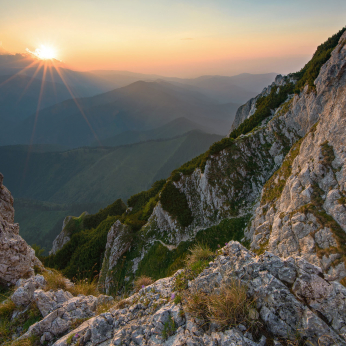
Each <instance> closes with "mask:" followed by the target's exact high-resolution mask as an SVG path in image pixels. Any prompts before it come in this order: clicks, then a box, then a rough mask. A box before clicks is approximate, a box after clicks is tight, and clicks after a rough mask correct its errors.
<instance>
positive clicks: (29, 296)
mask: <svg viewBox="0 0 346 346" xmlns="http://www.w3.org/2000/svg"><path fill="white" fill-rule="evenodd" d="M45 285H46V280H45V279H44V277H43V276H42V275H36V276H34V277H32V278H29V279H27V280H23V279H20V280H18V281H17V283H16V286H17V287H18V288H17V289H16V291H15V292H14V293H13V294H12V296H11V300H12V301H13V302H14V303H15V304H16V305H17V306H26V305H28V304H29V303H31V302H32V301H33V299H34V292H35V290H37V289H38V288H43V287H45Z"/></svg>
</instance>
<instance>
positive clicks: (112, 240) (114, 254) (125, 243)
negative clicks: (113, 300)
mask: <svg viewBox="0 0 346 346" xmlns="http://www.w3.org/2000/svg"><path fill="white" fill-rule="evenodd" d="M129 232H130V228H129V227H128V226H126V225H123V224H122V223H121V222H120V221H119V220H118V221H116V222H115V223H114V225H113V226H112V227H111V228H110V230H109V232H108V235H107V244H106V252H105V256H104V259H103V264H102V270H101V273H100V279H99V288H100V289H101V290H102V291H104V292H106V293H107V294H108V293H109V290H110V288H111V287H112V286H113V282H112V280H113V278H112V275H111V272H112V270H113V269H114V267H115V266H116V264H117V262H118V260H119V258H120V257H121V256H122V255H123V254H124V253H125V252H126V251H127V250H128V249H129V247H130V246H131V241H130V240H129V239H127V237H128V233H129Z"/></svg>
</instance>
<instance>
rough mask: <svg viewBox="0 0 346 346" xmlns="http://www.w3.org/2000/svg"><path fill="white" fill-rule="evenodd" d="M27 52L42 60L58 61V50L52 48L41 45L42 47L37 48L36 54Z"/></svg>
mask: <svg viewBox="0 0 346 346" xmlns="http://www.w3.org/2000/svg"><path fill="white" fill-rule="evenodd" d="M27 51H28V52H30V53H31V54H32V55H34V56H36V57H37V58H39V59H41V60H52V59H56V50H55V48H53V47H52V46H45V45H41V47H40V48H36V49H35V51H34V52H31V51H30V50H29V49H27Z"/></svg>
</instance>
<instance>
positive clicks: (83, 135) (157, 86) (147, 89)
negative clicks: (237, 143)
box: [0, 81, 238, 148]
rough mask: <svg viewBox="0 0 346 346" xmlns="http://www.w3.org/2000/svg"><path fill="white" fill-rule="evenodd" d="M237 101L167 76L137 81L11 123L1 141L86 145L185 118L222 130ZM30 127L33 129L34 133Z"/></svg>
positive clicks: (217, 131)
mask: <svg viewBox="0 0 346 346" xmlns="http://www.w3.org/2000/svg"><path fill="white" fill-rule="evenodd" d="M237 108H238V105H237V104H232V103H231V104H223V105H222V104H215V103H213V101H211V100H209V99H208V98H206V97H205V96H204V95H203V94H200V93H198V92H195V91H188V90H186V89H183V88H180V87H178V86H176V85H172V84H170V83H168V82H165V81H157V82H144V81H138V82H135V83H132V84H130V85H129V86H126V87H124V88H120V89H115V90H112V91H110V92H107V93H104V94H100V95H96V96H93V97H89V98H82V99H77V100H76V101H74V100H67V101H64V102H62V103H59V104H57V105H54V106H51V107H48V108H46V109H43V110H42V111H40V113H39V115H38V116H36V114H33V115H32V116H30V117H29V118H27V119H25V120H24V121H23V122H22V123H21V124H19V125H18V126H16V127H15V128H13V130H12V132H9V133H8V134H7V136H4V137H3V138H2V139H0V141H2V143H1V144H3V145H4V144H28V143H30V142H31V140H32V143H37V144H57V145H66V146H69V147H70V148H74V147H80V146H85V145H90V144H92V143H94V142H95V141H97V142H98V143H99V145H101V143H102V140H103V139H106V138H110V137H112V136H115V135H117V134H121V133H123V132H127V131H148V130H152V129H155V128H158V127H160V126H163V125H165V124H167V123H169V122H171V121H173V120H175V119H177V118H181V117H184V118H186V119H188V120H190V121H192V122H195V123H197V124H198V127H201V128H204V129H208V132H209V133H216V134H226V133H225V131H226V129H228V128H229V127H230V125H231V123H232V122H233V118H234V115H235V112H236V110H237ZM33 129H35V132H34V133H33Z"/></svg>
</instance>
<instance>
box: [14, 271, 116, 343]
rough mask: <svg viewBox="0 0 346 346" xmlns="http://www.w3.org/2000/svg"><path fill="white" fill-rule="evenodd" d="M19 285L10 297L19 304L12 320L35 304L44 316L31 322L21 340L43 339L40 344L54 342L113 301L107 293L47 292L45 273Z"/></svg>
mask: <svg viewBox="0 0 346 346" xmlns="http://www.w3.org/2000/svg"><path fill="white" fill-rule="evenodd" d="M17 286H18V288H17V289H16V290H15V292H14V293H13V295H12V296H11V300H12V301H13V302H14V303H15V304H16V306H17V307H18V309H17V310H15V311H14V313H13V316H12V319H15V318H16V317H17V315H19V314H20V313H21V311H25V310H26V309H28V308H30V306H32V305H36V307H37V308H38V309H39V311H40V313H41V315H42V319H41V320H40V321H39V322H37V323H34V324H33V325H31V326H30V328H29V329H28V331H27V332H26V333H25V334H23V335H21V336H20V338H19V339H20V340H23V339H27V338H29V337H31V336H35V337H39V338H40V340H41V343H44V342H50V343H52V342H54V340H56V339H57V338H58V337H60V336H61V335H64V334H65V333H66V332H68V331H69V330H71V328H72V329H74V328H75V326H76V325H79V324H81V323H82V322H84V321H85V320H88V319H90V318H91V317H93V316H95V314H96V310H97V308H98V306H100V305H104V304H109V303H110V302H112V301H113V298H112V297H109V296H105V295H100V296H98V297H95V296H92V295H89V296H84V295H82V294H79V295H78V296H77V297H74V296H73V295H72V294H71V293H70V292H69V291H66V290H62V289H59V290H56V291H53V290H50V291H45V288H46V286H47V283H46V281H45V279H44V277H43V276H42V275H36V276H34V277H32V278H29V279H27V280H23V279H21V280H18V282H17ZM73 326H74V327H73Z"/></svg>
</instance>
